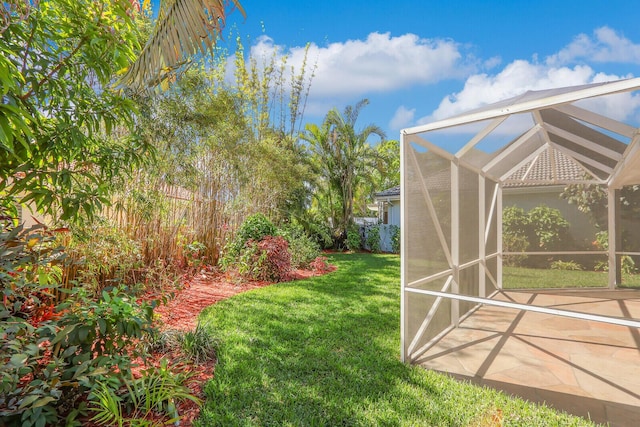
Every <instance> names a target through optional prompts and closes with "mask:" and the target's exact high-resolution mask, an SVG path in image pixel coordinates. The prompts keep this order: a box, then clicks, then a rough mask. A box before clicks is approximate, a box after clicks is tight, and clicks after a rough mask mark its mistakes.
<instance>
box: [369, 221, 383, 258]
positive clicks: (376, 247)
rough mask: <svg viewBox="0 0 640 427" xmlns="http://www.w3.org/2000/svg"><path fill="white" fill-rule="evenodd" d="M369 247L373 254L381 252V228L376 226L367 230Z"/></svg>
mask: <svg viewBox="0 0 640 427" xmlns="http://www.w3.org/2000/svg"><path fill="white" fill-rule="evenodd" d="M367 246H368V247H369V250H371V252H380V251H381V249H380V226H379V225H374V226H372V227H369V228H368V229H367Z"/></svg>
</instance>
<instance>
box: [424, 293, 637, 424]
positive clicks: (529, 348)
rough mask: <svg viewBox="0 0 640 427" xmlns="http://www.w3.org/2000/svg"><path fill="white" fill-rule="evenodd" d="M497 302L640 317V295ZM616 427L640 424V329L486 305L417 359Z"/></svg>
mask: <svg viewBox="0 0 640 427" xmlns="http://www.w3.org/2000/svg"><path fill="white" fill-rule="evenodd" d="M495 298H496V299H501V300H508V301H513V302H518V303H528V304H534V305H538V306H545V307H555V308H561V309H566V310H571V311H580V312H586V313H592V314H601V315H607V316H615V317H627V318H634V319H640V291H633V290H629V291H627V290H616V291H606V290H597V291H593V290H592V291H557V292H556V291H544V292H536V293H530V292H516V291H507V292H504V293H501V294H498V295H497V296H496V297H495ZM416 362H417V363H419V364H421V365H422V366H424V367H425V368H428V369H433V370H436V371H442V372H447V373H449V374H451V375H453V376H455V377H458V378H461V379H464V380H469V381H472V382H475V383H478V384H483V385H488V386H491V387H495V388H498V389H501V390H504V391H506V392H507V393H509V394H515V395H519V396H521V397H524V398H525V399H528V400H531V401H536V402H546V403H547V404H549V405H550V406H553V407H555V408H557V409H560V410H563V411H567V412H569V413H573V414H575V415H580V416H584V417H589V418H590V419H591V420H593V421H596V422H603V423H609V424H610V425H611V426H635V425H640V330H639V329H637V328H629V327H623V326H617V325H611V324H607V323H602V322H594V321H586V320H578V319H572V318H567V317H558V316H552V315H547V314H540V313H534V312H519V311H517V310H512V309H504V308H500V307H489V306H483V307H481V308H479V309H478V310H477V311H476V312H475V313H474V314H472V315H471V316H470V317H468V318H467V319H466V320H464V321H463V322H462V323H461V324H460V327H459V328H457V329H455V330H453V331H452V332H450V333H449V334H448V335H446V336H445V337H444V338H443V339H442V340H441V341H439V342H438V343H437V344H436V345H435V346H434V347H432V348H431V349H430V350H429V351H428V352H426V353H425V354H423V355H422V356H421V357H420V358H419V359H418V360H417V361H416Z"/></svg>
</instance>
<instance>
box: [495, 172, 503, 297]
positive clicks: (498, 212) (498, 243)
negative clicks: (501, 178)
mask: <svg viewBox="0 0 640 427" xmlns="http://www.w3.org/2000/svg"><path fill="white" fill-rule="evenodd" d="M496 204H497V206H496V223H497V225H498V226H497V227H496V233H497V236H496V246H497V248H498V259H497V262H498V265H497V269H496V270H497V272H496V275H497V276H498V277H496V281H497V282H498V289H500V290H502V183H501V182H500V183H498V197H496Z"/></svg>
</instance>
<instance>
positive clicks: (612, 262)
mask: <svg viewBox="0 0 640 427" xmlns="http://www.w3.org/2000/svg"><path fill="white" fill-rule="evenodd" d="M607 215H608V217H607V227H608V232H607V234H608V236H609V289H615V287H616V286H617V285H620V284H621V283H622V271H621V265H620V256H619V255H618V254H617V252H618V251H619V249H620V248H621V241H622V239H621V235H622V229H621V227H620V190H616V189H613V188H607Z"/></svg>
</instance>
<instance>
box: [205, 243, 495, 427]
mask: <svg viewBox="0 0 640 427" xmlns="http://www.w3.org/2000/svg"><path fill="white" fill-rule="evenodd" d="M330 262H332V263H336V264H337V265H338V270H337V271H335V272H333V273H331V274H328V275H325V276H320V277H315V278H311V279H307V280H301V281H296V282H290V283H283V284H278V285H274V286H270V287H267V288H262V289H258V290H254V291H251V292H247V293H243V294H241V295H237V296H236V297H233V298H231V299H229V300H226V301H223V302H221V303H218V304H216V305H215V306H212V307H209V308H207V309H206V310H205V311H203V312H202V314H201V316H200V318H201V321H203V322H204V323H205V324H206V325H208V327H209V328H210V329H211V333H212V334H214V335H215V336H216V337H218V338H219V339H220V342H221V346H220V351H219V361H218V365H217V367H216V370H215V376H214V379H213V380H211V381H210V382H209V383H208V384H207V386H206V388H205V392H206V398H207V399H206V404H205V406H204V407H203V410H202V412H201V419H200V421H199V423H200V425H203V426H204V425H206V426H211V425H224V426H231V425H295V426H298V425H304V426H314V425H327V426H338V425H341V426H345V425H466V424H468V423H469V421H470V420H472V419H474V418H476V417H478V416H479V415H480V414H481V413H482V412H485V411H487V410H489V407H490V406H492V405H494V404H495V402H496V401H498V400H499V399H498V397H497V396H498V393H496V392H493V391H488V390H485V389H480V388H477V387H469V386H464V385H461V384H458V383H456V382H455V381H453V380H452V379H450V378H449V377H446V376H443V375H438V374H435V373H432V372H428V371H424V370H422V369H419V368H415V367H410V366H407V365H404V364H402V363H401V362H400V361H399V346H400V336H399V334H400V313H399V312H400V310H399V301H400V281H399V275H400V271H399V258H398V257H397V256H389V255H371V254H349V255H342V254H339V255H332V256H331V258H330ZM465 402H468V404H467V403H465Z"/></svg>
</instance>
